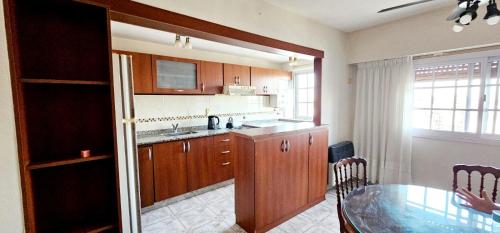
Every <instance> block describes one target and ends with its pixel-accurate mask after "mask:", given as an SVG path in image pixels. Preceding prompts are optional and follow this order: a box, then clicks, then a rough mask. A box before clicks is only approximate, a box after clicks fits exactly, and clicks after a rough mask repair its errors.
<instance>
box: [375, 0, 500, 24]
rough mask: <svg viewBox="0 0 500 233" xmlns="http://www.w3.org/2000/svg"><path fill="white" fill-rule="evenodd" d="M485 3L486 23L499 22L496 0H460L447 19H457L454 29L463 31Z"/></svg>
mask: <svg viewBox="0 0 500 233" xmlns="http://www.w3.org/2000/svg"><path fill="white" fill-rule="evenodd" d="M431 1H435V0H420V1H415V2H410V3H406V4H403V5H399V6H393V7H389V8H385V9H382V10H380V11H378V12H377V13H383V12H388V11H392V10H397V9H401V8H405V7H409V6H413V5H418V4H422V3H426V2H431ZM485 5H488V6H487V13H486V15H485V16H484V18H483V19H484V20H486V23H487V24H488V25H496V24H498V23H499V22H500V11H499V10H498V8H497V4H496V0H458V4H457V7H456V8H455V9H454V10H453V11H452V12H451V14H450V15H449V16H448V17H447V18H446V20H448V21H455V25H453V31H455V32H461V31H463V30H464V26H466V25H469V24H470V23H471V22H472V21H473V20H474V19H476V17H477V9H478V8H479V7H480V6H485Z"/></svg>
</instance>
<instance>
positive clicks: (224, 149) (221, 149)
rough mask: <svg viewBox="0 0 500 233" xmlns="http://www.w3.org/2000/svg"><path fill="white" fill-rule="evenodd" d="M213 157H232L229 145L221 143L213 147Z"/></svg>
mask: <svg viewBox="0 0 500 233" xmlns="http://www.w3.org/2000/svg"><path fill="white" fill-rule="evenodd" d="M214 154H215V157H216V158H217V157H232V156H233V153H232V151H231V145H222V146H215V147H214Z"/></svg>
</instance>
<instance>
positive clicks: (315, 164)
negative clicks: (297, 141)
mask: <svg viewBox="0 0 500 233" xmlns="http://www.w3.org/2000/svg"><path fill="white" fill-rule="evenodd" d="M309 137H310V138H309V194H308V200H309V202H313V201H316V200H323V199H325V193H326V186H327V182H328V180H327V178H328V130H326V129H322V130H317V131H312V132H311V133H310V135H309Z"/></svg>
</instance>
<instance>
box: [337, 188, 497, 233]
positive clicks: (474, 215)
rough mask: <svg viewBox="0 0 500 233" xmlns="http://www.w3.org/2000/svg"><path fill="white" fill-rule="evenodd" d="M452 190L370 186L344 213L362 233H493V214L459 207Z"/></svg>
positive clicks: (349, 198)
mask: <svg viewBox="0 0 500 233" xmlns="http://www.w3.org/2000/svg"><path fill="white" fill-rule="evenodd" d="M458 203H463V202H462V200H460V199H459V198H458V197H457V196H456V195H455V194H454V193H453V192H448V191H445V190H440V189H434V188H427V187H421V186H413V185H371V186H367V187H364V188H359V189H356V190H354V191H352V192H351V193H349V195H348V196H347V197H346V199H345V200H344V202H343V211H344V215H345V216H346V218H348V220H349V221H350V223H351V224H352V225H353V226H354V227H355V228H356V229H357V230H358V231H359V232H362V233H369V232H374V233H381V232H387V233H390V232H418V233H420V232H422V233H427V232H435V233H437V232H464V233H468V232H471V233H472V232H474V233H476V232H492V224H493V220H492V218H491V215H488V214H485V213H482V212H478V211H475V210H472V209H469V208H465V207H463V206H460V205H459V204H458Z"/></svg>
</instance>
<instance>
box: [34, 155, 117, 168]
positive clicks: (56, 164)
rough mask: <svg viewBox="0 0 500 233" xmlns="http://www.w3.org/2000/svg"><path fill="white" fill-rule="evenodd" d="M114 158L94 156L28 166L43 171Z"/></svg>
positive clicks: (110, 156)
mask: <svg viewBox="0 0 500 233" xmlns="http://www.w3.org/2000/svg"><path fill="white" fill-rule="evenodd" d="M112 158H113V155H94V156H90V157H87V158H74V159H65V160H58V161H52V162H45V163H33V164H30V165H28V168H29V169H30V170H36V169H42V168H50V167H59V166H65V165H71V164H78V163H86V162H92V161H99V160H103V159H112Z"/></svg>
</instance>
